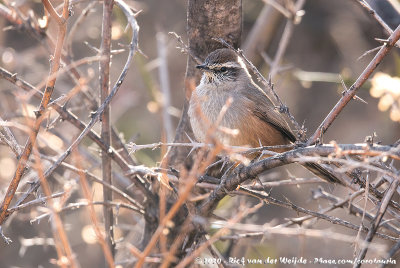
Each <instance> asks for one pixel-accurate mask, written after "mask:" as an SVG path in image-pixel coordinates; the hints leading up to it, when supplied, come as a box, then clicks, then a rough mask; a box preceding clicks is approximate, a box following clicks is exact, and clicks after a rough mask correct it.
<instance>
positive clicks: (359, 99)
mask: <svg viewBox="0 0 400 268" xmlns="http://www.w3.org/2000/svg"><path fill="white" fill-rule="evenodd" d="M353 99H354V100H358V101H361V102H362V103H365V104H368V102H366V101H365V100H363V99H362V98H360V97H359V96H357V95H354V97H353Z"/></svg>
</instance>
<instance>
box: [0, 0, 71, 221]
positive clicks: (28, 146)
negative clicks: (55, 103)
mask: <svg viewBox="0 0 400 268" xmlns="http://www.w3.org/2000/svg"><path fill="white" fill-rule="evenodd" d="M43 5H44V6H45V8H46V10H48V11H49V13H50V14H51V15H52V17H53V19H54V20H55V21H56V22H57V26H58V34H57V44H56V48H55V50H54V55H53V57H52V65H51V69H50V74H49V77H52V78H51V79H48V80H47V82H46V87H45V90H44V93H43V97H42V101H41V102H40V106H39V109H38V110H37V111H36V112H35V115H36V119H35V121H34V123H33V126H32V131H31V133H30V134H29V138H28V140H27V141H26V143H25V147H24V150H23V152H22V155H21V157H20V159H19V160H18V163H17V168H16V171H15V174H14V177H13V179H12V181H11V182H10V185H9V187H8V189H7V192H6V194H5V197H4V200H3V203H2V204H1V207H0V225H1V224H2V223H3V222H4V220H5V219H6V217H7V209H8V207H9V206H10V203H11V200H12V199H13V197H14V195H15V191H16V190H17V188H18V185H19V182H20V181H21V178H22V176H23V174H24V171H25V167H26V164H27V161H28V159H29V156H30V155H31V153H32V147H33V144H34V143H35V141H36V138H37V135H38V132H39V129H40V123H41V122H42V120H43V116H42V115H43V114H44V111H45V110H46V108H47V105H48V104H49V102H50V98H51V95H52V94H53V91H54V85H55V83H56V79H57V76H56V73H57V71H58V69H59V68H60V59H61V52H62V47H63V44H64V39H65V33H66V32H67V19H68V12H69V10H68V7H69V0H64V7H63V13H62V16H59V15H58V14H57V12H56V11H55V9H54V8H53V6H52V5H51V3H50V2H49V1H48V0H43Z"/></svg>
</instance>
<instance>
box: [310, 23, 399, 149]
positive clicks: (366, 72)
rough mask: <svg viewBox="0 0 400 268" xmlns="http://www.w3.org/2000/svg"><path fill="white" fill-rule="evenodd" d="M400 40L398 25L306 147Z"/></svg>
mask: <svg viewBox="0 0 400 268" xmlns="http://www.w3.org/2000/svg"><path fill="white" fill-rule="evenodd" d="M399 38H400V25H399V26H398V27H397V28H396V30H395V31H394V32H393V33H392V34H391V36H390V37H389V39H388V41H387V43H386V44H385V45H384V46H382V48H381V49H380V50H379V51H378V53H377V54H376V55H375V57H374V58H373V59H372V61H371V62H370V63H369V64H368V66H367V67H366V68H365V69H364V71H363V72H362V73H361V75H360V76H359V77H358V78H357V80H356V82H354V84H353V85H352V86H351V87H350V88H349V90H347V91H346V92H344V93H343V95H342V98H341V99H340V100H339V101H338V102H337V103H336V105H335V107H333V108H332V110H331V111H330V112H329V114H328V115H327V116H326V118H325V119H324V121H322V123H321V125H320V126H319V127H318V129H317V130H316V131H315V132H314V134H313V135H312V136H311V137H310V138H309V139H308V141H307V145H311V144H314V143H315V142H316V141H317V139H318V138H319V137H321V135H322V134H323V133H325V132H326V130H327V129H328V128H329V126H330V125H331V124H332V122H333V121H334V120H335V119H336V117H337V116H338V115H339V113H340V112H341V111H342V110H343V108H344V107H345V106H346V105H347V103H349V101H350V100H352V99H353V98H354V96H355V95H356V93H357V90H358V89H359V88H360V87H361V86H362V85H363V84H364V83H365V81H367V79H368V77H369V76H370V75H371V74H372V73H373V71H374V70H375V69H376V67H378V65H379V63H380V62H381V61H382V60H383V58H384V57H385V56H386V55H387V54H388V53H389V51H390V50H391V49H392V47H393V46H394V44H395V43H396V42H397V40H399Z"/></svg>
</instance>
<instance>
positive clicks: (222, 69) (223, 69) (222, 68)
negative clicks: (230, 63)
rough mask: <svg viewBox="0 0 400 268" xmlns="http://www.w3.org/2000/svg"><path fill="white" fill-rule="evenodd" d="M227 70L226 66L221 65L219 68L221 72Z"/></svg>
mask: <svg viewBox="0 0 400 268" xmlns="http://www.w3.org/2000/svg"><path fill="white" fill-rule="evenodd" d="M227 70H228V69H226V67H221V69H220V71H221V72H223V73H224V72H226V71H227Z"/></svg>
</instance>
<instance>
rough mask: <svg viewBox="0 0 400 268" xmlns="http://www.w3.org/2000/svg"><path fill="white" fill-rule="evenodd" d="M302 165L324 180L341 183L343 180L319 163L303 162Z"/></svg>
mask: <svg viewBox="0 0 400 268" xmlns="http://www.w3.org/2000/svg"><path fill="white" fill-rule="evenodd" d="M303 166H304V167H305V168H306V169H308V170H309V171H311V172H312V173H314V174H315V175H317V176H318V177H320V178H321V179H323V180H325V181H328V182H331V183H339V184H341V185H343V182H342V181H341V180H340V179H339V178H338V177H337V176H336V175H335V174H334V172H332V171H329V170H328V169H327V168H324V167H322V166H321V165H319V164H315V163H304V164H303Z"/></svg>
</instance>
